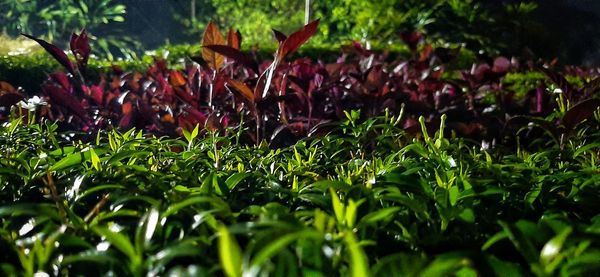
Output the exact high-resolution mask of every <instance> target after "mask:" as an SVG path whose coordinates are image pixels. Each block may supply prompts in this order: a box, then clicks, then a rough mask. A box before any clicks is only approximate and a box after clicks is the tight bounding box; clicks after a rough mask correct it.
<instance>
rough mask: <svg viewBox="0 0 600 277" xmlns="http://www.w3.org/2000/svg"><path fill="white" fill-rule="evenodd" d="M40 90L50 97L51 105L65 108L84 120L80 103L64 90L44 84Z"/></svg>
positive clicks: (83, 112) (84, 116) (84, 115)
mask: <svg viewBox="0 0 600 277" xmlns="http://www.w3.org/2000/svg"><path fill="white" fill-rule="evenodd" d="M42 90H43V91H44V92H45V93H46V94H48V96H50V100H52V103H54V104H56V105H60V106H63V107H65V108H66V109H67V110H69V111H70V112H72V113H74V114H75V115H77V116H79V117H80V118H86V114H85V111H84V109H83V106H82V105H81V103H79V102H78V101H77V100H76V99H75V98H74V97H73V95H71V94H70V93H68V92H67V91H66V90H65V89H64V88H61V87H57V86H54V85H49V84H46V85H43V86H42Z"/></svg>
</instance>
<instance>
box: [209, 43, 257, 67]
mask: <svg viewBox="0 0 600 277" xmlns="http://www.w3.org/2000/svg"><path fill="white" fill-rule="evenodd" d="M202 47H204V48H208V49H210V50H212V51H214V52H217V53H219V54H221V55H223V56H226V57H228V58H230V59H233V60H234V61H236V62H238V63H241V64H243V65H244V66H246V67H248V68H250V69H252V70H253V71H254V72H256V73H258V72H259V71H258V64H257V63H256V61H255V60H254V59H253V58H251V57H249V56H248V55H246V54H244V53H243V52H241V51H240V50H237V49H235V48H233V47H229V46H227V45H218V44H214V45H204V46H202Z"/></svg>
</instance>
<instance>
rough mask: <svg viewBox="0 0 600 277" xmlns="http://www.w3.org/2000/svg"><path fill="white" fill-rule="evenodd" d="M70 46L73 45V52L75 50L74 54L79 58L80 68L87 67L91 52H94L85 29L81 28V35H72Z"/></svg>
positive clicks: (78, 64)
mask: <svg viewBox="0 0 600 277" xmlns="http://www.w3.org/2000/svg"><path fill="white" fill-rule="evenodd" d="M69 46H70V47H71V52H73V55H74V56H75V59H76V60H77V66H78V67H79V69H82V68H85V66H86V65H87V62H88V59H89V57H90V53H91V52H92V49H91V47H90V42H89V40H88V36H87V33H86V32H85V29H83V30H81V33H80V34H79V35H77V34H75V33H73V34H72V35H71V41H70V43H69Z"/></svg>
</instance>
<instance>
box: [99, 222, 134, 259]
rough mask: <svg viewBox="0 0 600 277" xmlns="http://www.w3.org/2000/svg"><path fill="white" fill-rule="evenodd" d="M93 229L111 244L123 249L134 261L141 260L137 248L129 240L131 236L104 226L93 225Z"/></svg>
mask: <svg viewBox="0 0 600 277" xmlns="http://www.w3.org/2000/svg"><path fill="white" fill-rule="evenodd" d="M92 230H93V231H94V232H95V233H96V234H98V235H100V236H102V237H104V238H105V239H106V240H107V241H108V242H110V244H111V245H113V246H114V247H115V248H117V249H118V250H119V251H121V253H123V254H125V256H127V257H128V258H129V260H130V261H131V262H132V263H135V262H136V261H139V257H138V256H137V253H136V251H135V248H134V247H133V245H132V244H131V242H130V241H129V238H127V237H126V236H125V235H123V234H120V233H116V232H113V231H111V230H110V229H108V228H104V227H92Z"/></svg>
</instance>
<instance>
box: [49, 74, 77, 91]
mask: <svg viewBox="0 0 600 277" xmlns="http://www.w3.org/2000/svg"><path fill="white" fill-rule="evenodd" d="M50 78H51V79H52V80H53V81H54V82H57V83H58V84H59V85H60V86H62V87H63V88H64V89H65V90H66V91H67V92H71V91H72V90H71V88H72V87H71V82H69V76H67V74H65V73H64V72H60V71H57V72H54V73H51V74H50Z"/></svg>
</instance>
